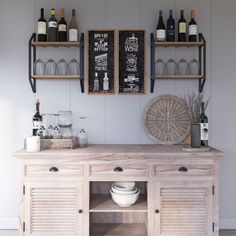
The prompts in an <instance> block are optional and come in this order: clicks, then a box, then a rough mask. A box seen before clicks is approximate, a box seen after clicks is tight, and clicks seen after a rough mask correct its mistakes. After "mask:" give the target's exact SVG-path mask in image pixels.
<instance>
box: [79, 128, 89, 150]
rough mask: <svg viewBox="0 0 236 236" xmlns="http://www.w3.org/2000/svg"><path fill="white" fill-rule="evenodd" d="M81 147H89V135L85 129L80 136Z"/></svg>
mask: <svg viewBox="0 0 236 236" xmlns="http://www.w3.org/2000/svg"><path fill="white" fill-rule="evenodd" d="M78 141H79V147H81V148H83V147H87V146H88V135H87V133H86V132H85V130H84V129H81V130H80V132H79V135H78Z"/></svg>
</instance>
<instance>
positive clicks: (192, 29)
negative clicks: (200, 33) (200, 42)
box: [189, 25, 197, 35]
mask: <svg viewBox="0 0 236 236" xmlns="http://www.w3.org/2000/svg"><path fill="white" fill-rule="evenodd" d="M189 35H197V25H190V26H189Z"/></svg>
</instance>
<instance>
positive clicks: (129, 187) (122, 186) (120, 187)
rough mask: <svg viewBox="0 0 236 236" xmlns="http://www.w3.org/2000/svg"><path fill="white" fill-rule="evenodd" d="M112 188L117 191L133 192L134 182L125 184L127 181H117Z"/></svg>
mask: <svg viewBox="0 0 236 236" xmlns="http://www.w3.org/2000/svg"><path fill="white" fill-rule="evenodd" d="M112 186H114V188H116V189H118V190H121V191H122V190H123V191H133V190H134V188H135V182H127V181H118V182H115V183H114V184H113V185H112Z"/></svg>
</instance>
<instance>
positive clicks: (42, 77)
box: [32, 75, 80, 80]
mask: <svg viewBox="0 0 236 236" xmlns="http://www.w3.org/2000/svg"><path fill="white" fill-rule="evenodd" d="M32 79H77V80H78V79H80V77H79V76H75V75H33V76H32Z"/></svg>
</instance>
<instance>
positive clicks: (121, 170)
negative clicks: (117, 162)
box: [114, 167, 123, 172]
mask: <svg viewBox="0 0 236 236" xmlns="http://www.w3.org/2000/svg"><path fill="white" fill-rule="evenodd" d="M114 171H115V172H123V169H122V168H121V167H116V168H115V169H114Z"/></svg>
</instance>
